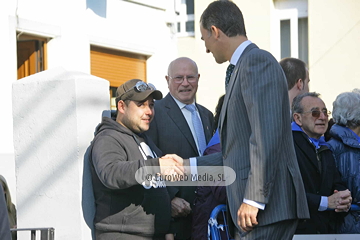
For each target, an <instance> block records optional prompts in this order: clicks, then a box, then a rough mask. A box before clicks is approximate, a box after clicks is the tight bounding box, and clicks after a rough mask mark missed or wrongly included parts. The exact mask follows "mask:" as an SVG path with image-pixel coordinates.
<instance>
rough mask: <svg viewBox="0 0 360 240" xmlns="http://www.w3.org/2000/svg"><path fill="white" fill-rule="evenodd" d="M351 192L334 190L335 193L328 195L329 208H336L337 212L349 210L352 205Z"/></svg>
mask: <svg viewBox="0 0 360 240" xmlns="http://www.w3.org/2000/svg"><path fill="white" fill-rule="evenodd" d="M351 202H352V198H351V192H350V191H349V190H348V189H346V190H344V191H338V190H334V194H333V195H331V196H329V197H328V208H331V209H335V212H347V211H349V209H350V207H351Z"/></svg>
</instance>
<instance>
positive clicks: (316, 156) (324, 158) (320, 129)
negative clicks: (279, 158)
mask: <svg viewBox="0 0 360 240" xmlns="http://www.w3.org/2000/svg"><path fill="white" fill-rule="evenodd" d="M292 112H293V118H294V122H292V124H291V125H292V131H293V138H294V146H295V152H296V157H297V160H298V163H299V167H300V172H301V176H302V179H303V181H304V187H305V192H306V198H307V202H308V206H309V212H310V219H309V220H304V221H300V223H299V224H298V227H297V229H296V234H317V233H320V234H331V233H335V228H336V221H337V220H339V219H341V218H342V217H343V215H342V214H339V213H340V212H347V211H348V210H349V208H350V205H351V193H350V191H349V190H348V189H347V188H346V186H345V185H344V184H343V183H342V181H341V177H340V174H339V171H338V170H337V168H336V165H335V160H334V158H333V155H332V152H331V151H330V149H329V148H328V147H327V146H326V143H325V140H324V137H323V134H324V133H325V131H326V129H327V126H328V114H329V112H328V110H327V108H326V107H325V104H324V102H323V101H322V100H321V99H320V98H319V94H318V93H314V92H311V93H304V94H301V95H299V96H297V97H295V98H294V101H293V104H292Z"/></svg>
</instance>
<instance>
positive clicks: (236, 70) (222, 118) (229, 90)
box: [219, 43, 258, 139]
mask: <svg viewBox="0 0 360 240" xmlns="http://www.w3.org/2000/svg"><path fill="white" fill-rule="evenodd" d="M253 48H258V47H257V46H256V45H255V44H254V43H251V44H250V45H249V46H247V47H246V48H245V49H244V52H243V53H242V54H241V56H240V59H239V60H238V61H237V63H236V66H235V68H234V71H233V73H232V74H231V78H230V81H229V85H228V87H227V91H226V94H225V98H224V103H223V106H222V109H221V114H220V120H219V122H220V125H219V126H220V129H219V134H220V139H221V136H222V134H221V129H222V126H223V124H224V121H225V116H226V112H227V106H228V103H229V99H230V96H231V93H232V91H233V86H234V83H235V79H237V75H238V73H239V69H240V63H241V61H242V60H243V59H244V56H245V55H246V54H248V53H249V52H250V50H251V49H253Z"/></svg>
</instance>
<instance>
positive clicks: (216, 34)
mask: <svg viewBox="0 0 360 240" xmlns="http://www.w3.org/2000/svg"><path fill="white" fill-rule="evenodd" d="M220 31H221V30H220V29H218V28H217V27H215V26H214V25H212V26H211V35H213V36H214V38H219V35H220Z"/></svg>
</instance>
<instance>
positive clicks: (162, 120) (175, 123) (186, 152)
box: [146, 57, 214, 239]
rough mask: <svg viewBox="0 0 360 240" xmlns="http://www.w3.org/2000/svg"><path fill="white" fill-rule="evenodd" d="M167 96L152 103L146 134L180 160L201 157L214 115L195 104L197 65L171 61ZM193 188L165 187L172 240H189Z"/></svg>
mask: <svg viewBox="0 0 360 240" xmlns="http://www.w3.org/2000/svg"><path fill="white" fill-rule="evenodd" d="M165 78H166V81H167V83H168V87H169V91H170V93H169V94H167V96H166V97H165V98H163V99H162V100H159V101H156V102H155V112H156V115H155V117H154V120H153V121H152V122H151V124H150V129H149V130H148V131H147V132H146V134H147V135H148V136H150V137H151V138H152V140H153V141H154V142H155V144H156V146H157V147H158V148H160V150H161V151H162V152H163V153H164V154H167V153H175V154H177V155H179V156H180V157H182V158H189V157H196V156H201V155H202V153H203V151H204V150H205V147H206V144H207V143H208V142H209V140H210V139H211V137H212V133H213V125H214V123H213V122H214V120H213V114H212V113H211V112H210V111H209V110H208V109H206V108H205V107H203V106H201V105H200V104H197V103H196V102H195V94H196V91H197V88H198V82H199V78H200V74H199V73H198V68H197V65H196V63H195V62H194V61H193V60H191V59H189V58H185V57H181V58H178V59H175V60H174V61H172V62H171V63H170V65H169V68H168V75H167V76H166V77H165ZM187 105H193V106H195V109H196V112H195V114H196V115H197V116H198V117H200V119H201V124H202V127H201V130H200V131H202V134H203V136H204V137H205V140H204V142H205V146H201V140H199V139H198V137H199V136H198V134H199V133H197V132H196V129H195V127H194V126H193V123H194V121H193V119H192V113H191V112H190V111H189V110H187V109H186V107H187ZM195 189H196V187H190V186H187V187H184V186H180V187H168V191H169V194H170V198H171V199H172V201H171V205H172V216H173V217H174V222H173V224H172V229H173V230H174V235H175V239H189V238H190V237H191V236H190V234H191V220H192V214H191V206H192V205H193V202H194V198H195Z"/></svg>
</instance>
